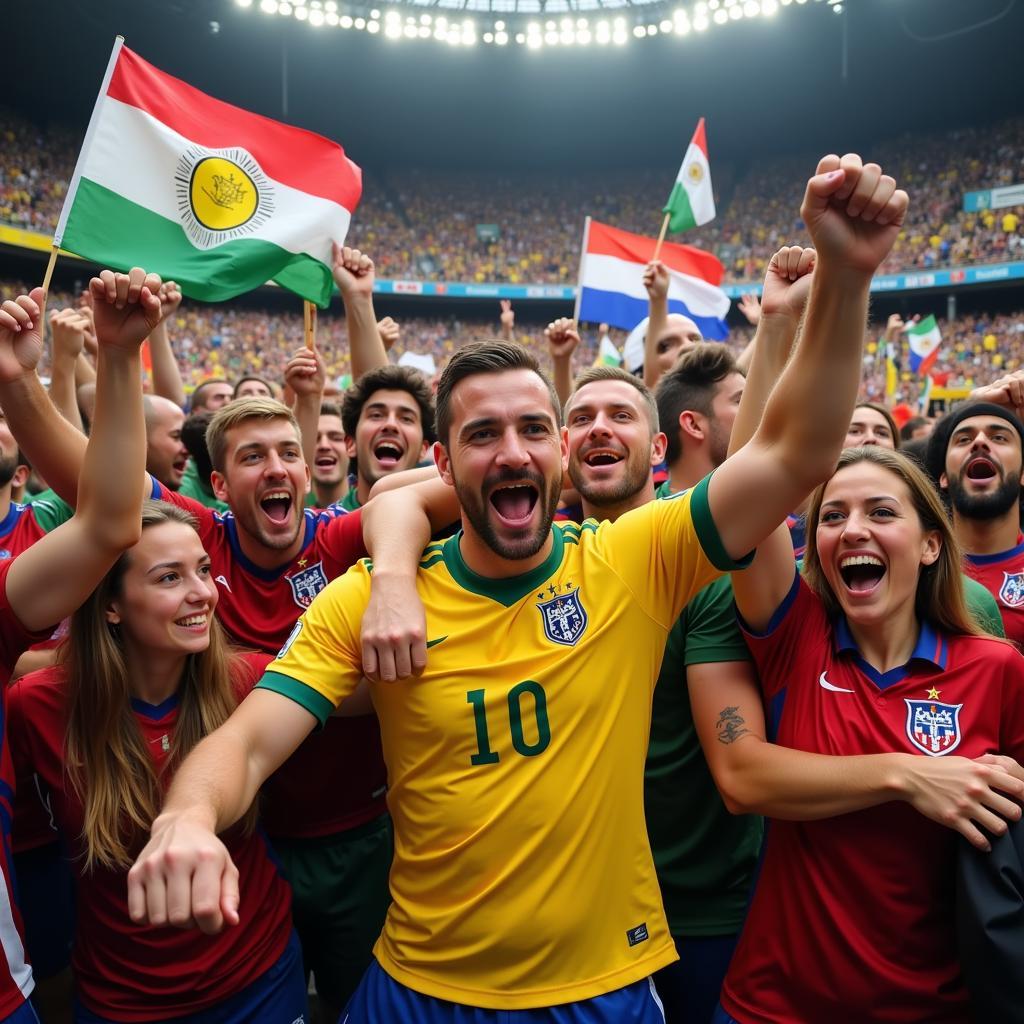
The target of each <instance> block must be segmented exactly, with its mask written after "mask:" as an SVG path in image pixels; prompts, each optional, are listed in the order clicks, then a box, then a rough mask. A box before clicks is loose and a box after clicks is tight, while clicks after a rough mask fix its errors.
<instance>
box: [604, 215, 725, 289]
mask: <svg viewBox="0 0 1024 1024" xmlns="http://www.w3.org/2000/svg"><path fill="white" fill-rule="evenodd" d="M657 244H658V243H657V240H656V239H654V238H647V237H646V236H645V235H634V234H632V233H631V232H629V231H622V230H620V229H619V228H613V227H609V226H608V225H607V224H601V223H600V222H599V221H596V220H592V221H591V222H590V235H589V237H588V239H587V252H588V253H590V254H592V255H594V256H616V257H618V258H619V259H621V260H629V262H630V263H650V261H651V260H652V259H654V249H655V246H656V245H657ZM658 258H659V259H660V260H661V261H662V262H663V263H664V264H665V266H666V267H670V268H671V269H672V270H675V271H678V272H679V273H680V274H688V275H689V276H690V277H699V278H701V279H703V280H704V281H707V282H708V284H713V285H720V284H721V283H722V277H723V276H724V274H725V268H724V267H723V266H722V264H721V263H720V262H719V261H718V259H717V257H715V256H712V255H711V253H709V252H705V251H704V250H703V249H695V248H694V247H693V246H692V245H679V244H678V243H675V242H663V243H662V246H661V252H660V253H659V254H658Z"/></svg>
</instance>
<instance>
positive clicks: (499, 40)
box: [494, 32, 508, 46]
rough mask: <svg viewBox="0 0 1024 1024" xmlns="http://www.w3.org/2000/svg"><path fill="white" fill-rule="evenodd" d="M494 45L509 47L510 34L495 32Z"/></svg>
mask: <svg viewBox="0 0 1024 1024" xmlns="http://www.w3.org/2000/svg"><path fill="white" fill-rule="evenodd" d="M494 44H495V46H508V33H507V32H495V33H494Z"/></svg>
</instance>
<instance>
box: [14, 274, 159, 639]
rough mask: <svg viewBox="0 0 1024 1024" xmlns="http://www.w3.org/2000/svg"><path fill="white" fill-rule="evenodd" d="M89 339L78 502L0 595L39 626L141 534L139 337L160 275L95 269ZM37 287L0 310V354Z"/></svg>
mask: <svg viewBox="0 0 1024 1024" xmlns="http://www.w3.org/2000/svg"><path fill="white" fill-rule="evenodd" d="M90 287H91V289H92V291H93V296H94V298H95V300H96V331H97V336H98V341H99V353H98V374H97V379H96V412H95V417H94V419H93V424H92V433H91V435H90V438H89V442H88V447H87V448H86V451H85V458H84V465H83V468H82V478H81V482H80V485H79V488H78V507H77V509H76V511H75V514H74V516H72V518H71V519H70V520H68V522H66V523H64V524H62V525H61V526H59V527H58V528H57V529H56V530H54V531H52V532H51V533H49V534H47V535H46V536H45V537H43V538H42V539H40V540H39V541H37V542H36V543H35V544H34V545H32V547H30V548H29V549H28V550H27V551H25V552H24V553H23V554H22V555H21V556H20V557H18V558H17V559H15V561H14V563H13V564H12V565H11V568H10V571H9V573H8V576H7V598H8V600H9V602H10V604H11V608H12V610H13V611H14V613H15V615H17V616H18V618H19V620H20V621H21V623H22V624H23V625H24V626H26V627H27V628H28V629H31V630H38V629H44V628H46V627H47V626H49V625H52V624H53V623H55V622H59V621H60V620H61V619H62V618H64V617H65V616H67V615H70V614H71V612H73V611H75V610H76V609H77V608H79V607H80V606H81V605H82V603H83V602H84V601H85V600H86V598H87V597H88V596H89V594H90V593H91V592H92V591H93V590H94V589H95V587H96V586H97V584H98V583H99V582H100V580H101V579H102V578H103V576H104V575H105V574H106V573H107V572H108V571H109V569H110V567H111V566H112V565H113V564H114V562H115V560H116V559H117V557H118V556H119V555H120V554H121V552H122V551H124V550H125V549H126V548H128V547H130V546H131V545H132V544H134V543H135V542H136V541H137V540H138V538H139V534H140V532H141V529H142V526H141V513H142V499H143V495H144V482H145V466H146V429H145V423H144V421H143V415H142V386H141V361H140V358H139V347H140V345H141V344H142V340H143V339H144V338H145V337H146V335H147V334H149V332H150V331H151V330H152V328H153V326H155V325H156V324H157V323H159V321H160V299H159V289H160V279H159V278H158V277H157V276H156V275H155V274H154V275H148V276H147V275H146V274H145V273H144V272H143V271H133V272H132V274H131V275H128V274H116V275H115V274H112V273H111V272H110V271H108V270H107V271H104V272H103V274H102V275H101V277H100V278H93V280H92V282H91V285H90ZM39 292H40V289H37V290H36V291H35V292H33V294H32V296H22V297H21V298H20V299H18V300H17V303H15V304H14V305H17V307H18V310H19V311H20V314H21V315H18V313H16V312H15V311H12V310H11V309H10V305H11V304H9V303H5V304H4V308H3V311H2V312H0V352H2V355H0V359H6V358H7V357H8V356H10V355H11V353H12V351H13V349H14V348H15V346H16V345H17V344H18V342H19V340H20V341H21V342H22V343H24V342H25V341H27V340H28V339H25V338H22V339H19V338H18V335H19V334H21V333H23V332H27V331H31V330H33V329H34V326H35V320H36V318H37V317H38V312H39V307H38V302H39Z"/></svg>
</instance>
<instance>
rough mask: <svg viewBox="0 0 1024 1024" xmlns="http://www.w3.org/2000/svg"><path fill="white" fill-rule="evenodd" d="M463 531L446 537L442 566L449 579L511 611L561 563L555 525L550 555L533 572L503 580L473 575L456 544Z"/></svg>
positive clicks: (561, 546)
mask: <svg viewBox="0 0 1024 1024" xmlns="http://www.w3.org/2000/svg"><path fill="white" fill-rule="evenodd" d="M461 539H462V531H461V530H459V532H458V533H457V534H455V536H454V537H449V538H448V540H446V541H445V544H444V563H445V565H446V566H448V571H449V572H450V573H451V574H452V579H453V580H455V582H456V583H458V585H459V586H460V587H462V589H463V590H468V591H469V592H470V593H472V594H479V595H480V596H481V597H489V598H490V599H491V600H492V601H497V602H498V604H502V605H504V606H505V607H506V608H511V607H512V605H514V604H518V602H520V601H521V600H522V599H523V598H524V597H526V595H527V594H529V593H531V592H532V591H534V590H536V589H537V588H538V587H539V586H540V585H541V584H542V583H543V582H544V581H545V580H547V579H548V577H550V576H551V574H552V573H554V572H555V571H556V570H557V569H558V567H559V566H560V565H561V564H562V554H563V552H564V550H565V542H564V541H563V539H562V530H561V527H559V526H558V525H557V524H556V525H554V526H553V528H552V530H551V553H550V554H549V555H548V557H547V558H545V559H544V561H543V562H541V563H540V565H538V566H537V567H536V568H535V569H531V570H530V571H529V572H524V573H523V574H522V575H521V576H508V577H506V578H505V579H498V580H495V579H489V578H488V577H486V576H481V575H480V574H479V573H476V572H473V570H472V569H470V567H469V566H468V565H466V562H465V560H464V559H463V557H462V551H461V550H460V548H459V543H460V541H461Z"/></svg>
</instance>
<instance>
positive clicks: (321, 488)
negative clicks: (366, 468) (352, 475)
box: [310, 402, 349, 508]
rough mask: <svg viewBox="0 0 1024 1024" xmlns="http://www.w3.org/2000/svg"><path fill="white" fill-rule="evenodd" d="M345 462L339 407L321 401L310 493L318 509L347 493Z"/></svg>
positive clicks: (340, 498) (343, 435)
mask: <svg viewBox="0 0 1024 1024" xmlns="http://www.w3.org/2000/svg"><path fill="white" fill-rule="evenodd" d="M348 463H349V456H348V449H347V447H346V445H345V428H344V426H343V425H342V421H341V407H340V406H339V405H337V404H336V403H335V402H321V404H320V418H319V420H318V422H317V430H316V449H315V451H314V455H313V465H312V466H310V472H311V473H312V475H313V493H314V494H315V495H316V503H317V505H319V506H320V508H327V506H328V505H333V504H334V503H335V502H337V501H342V500H343V499H344V498H345V496H346V495H347V494H348V489H349V488H348Z"/></svg>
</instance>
